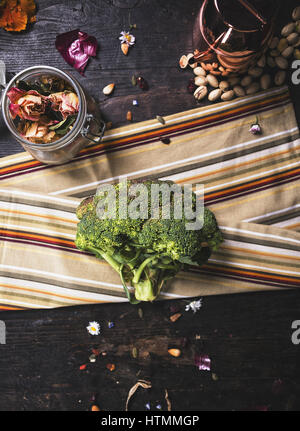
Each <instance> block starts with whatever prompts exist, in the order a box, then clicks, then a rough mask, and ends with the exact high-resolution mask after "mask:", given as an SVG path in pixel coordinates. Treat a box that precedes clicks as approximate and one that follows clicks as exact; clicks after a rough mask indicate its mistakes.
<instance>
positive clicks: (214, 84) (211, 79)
mask: <svg viewBox="0 0 300 431" xmlns="http://www.w3.org/2000/svg"><path fill="white" fill-rule="evenodd" d="M206 78H207V82H208V83H209V85H210V86H211V87H214V88H218V87H219V81H218V80H217V78H216V77H215V76H214V75H211V74H209V75H207V77H206Z"/></svg>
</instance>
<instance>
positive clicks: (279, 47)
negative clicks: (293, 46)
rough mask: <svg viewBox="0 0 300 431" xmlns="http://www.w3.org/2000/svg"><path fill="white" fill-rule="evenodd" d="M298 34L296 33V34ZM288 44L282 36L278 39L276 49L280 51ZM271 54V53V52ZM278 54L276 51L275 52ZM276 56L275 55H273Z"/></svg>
mask: <svg viewBox="0 0 300 431" xmlns="http://www.w3.org/2000/svg"><path fill="white" fill-rule="evenodd" d="M297 36H298V35H297ZM288 46H289V44H288V41H287V39H285V38H283V39H280V41H279V43H278V45H277V51H279V52H282V51H284V50H285V48H287V47H288ZM271 55H272V54H271ZM277 55H278V53H277ZM274 57H276V55H275V56H274Z"/></svg>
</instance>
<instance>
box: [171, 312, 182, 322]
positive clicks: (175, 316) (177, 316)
mask: <svg viewBox="0 0 300 431" xmlns="http://www.w3.org/2000/svg"><path fill="white" fill-rule="evenodd" d="M181 316H182V314H181V313H176V314H173V315H172V316H171V317H170V320H171V322H173V323H174V322H176V321H177V320H178V319H180V317H181Z"/></svg>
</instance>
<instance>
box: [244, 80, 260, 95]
mask: <svg viewBox="0 0 300 431" xmlns="http://www.w3.org/2000/svg"><path fill="white" fill-rule="evenodd" d="M259 89H260V86H259V84H258V82H253V84H251V85H249V87H247V88H246V94H248V95H251V94H255V93H257V92H258V91H259Z"/></svg>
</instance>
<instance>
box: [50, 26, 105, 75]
mask: <svg viewBox="0 0 300 431" xmlns="http://www.w3.org/2000/svg"><path fill="white" fill-rule="evenodd" d="M55 46H56V49H57V50H58V51H59V52H60V53H61V55H62V57H63V58H64V59H65V61H66V62H67V63H68V64H70V65H71V66H73V67H74V68H75V69H77V70H78V71H79V73H81V75H83V72H84V70H85V68H86V65H87V62H88V60H89V58H90V57H95V56H96V52H97V48H98V43H97V40H96V38H95V37H93V36H89V35H88V34H87V33H84V32H82V31H80V30H73V31H69V32H67V33H62V34H59V35H58V36H57V37H56V41H55Z"/></svg>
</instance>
